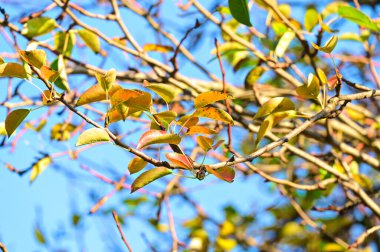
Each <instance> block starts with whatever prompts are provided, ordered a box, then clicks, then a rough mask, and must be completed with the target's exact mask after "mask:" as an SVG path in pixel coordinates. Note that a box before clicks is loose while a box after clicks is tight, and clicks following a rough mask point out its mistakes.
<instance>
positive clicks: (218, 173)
mask: <svg viewBox="0 0 380 252" xmlns="http://www.w3.org/2000/svg"><path fill="white" fill-rule="evenodd" d="M205 168H206V170H207V171H208V172H209V173H211V174H213V175H214V176H215V177H217V178H219V179H221V180H224V181H226V182H229V183H232V182H233V181H234V178H235V170H234V169H233V168H232V167H230V166H224V167H221V168H218V169H215V170H214V169H212V168H211V167H210V166H208V165H205Z"/></svg>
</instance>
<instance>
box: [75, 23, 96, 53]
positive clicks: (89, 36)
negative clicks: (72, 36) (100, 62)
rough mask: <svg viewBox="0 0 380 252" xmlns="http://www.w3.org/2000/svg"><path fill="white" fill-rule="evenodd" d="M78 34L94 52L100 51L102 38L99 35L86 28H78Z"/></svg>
mask: <svg viewBox="0 0 380 252" xmlns="http://www.w3.org/2000/svg"><path fill="white" fill-rule="evenodd" d="M78 34H79V36H80V37H81V39H82V40H83V42H84V43H85V44H86V46H88V47H89V48H90V49H91V50H92V51H93V52H94V53H99V52H100V40H99V37H98V35H96V34H95V33H93V32H92V31H89V30H86V29H82V30H78Z"/></svg>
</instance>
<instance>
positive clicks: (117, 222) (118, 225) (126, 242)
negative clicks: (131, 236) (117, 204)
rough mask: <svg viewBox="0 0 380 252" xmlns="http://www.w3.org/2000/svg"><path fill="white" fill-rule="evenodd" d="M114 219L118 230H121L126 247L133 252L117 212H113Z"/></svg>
mask: <svg viewBox="0 0 380 252" xmlns="http://www.w3.org/2000/svg"><path fill="white" fill-rule="evenodd" d="M112 215H113V219H114V220H115V222H116V226H117V229H118V230H119V233H120V235H121V239H122V240H123V242H124V244H125V246H127V248H128V251H129V252H133V250H132V248H131V246H130V245H129V243H128V241H127V239H126V238H125V235H124V232H123V230H122V229H121V226H120V222H119V216H117V214H116V211H115V210H112Z"/></svg>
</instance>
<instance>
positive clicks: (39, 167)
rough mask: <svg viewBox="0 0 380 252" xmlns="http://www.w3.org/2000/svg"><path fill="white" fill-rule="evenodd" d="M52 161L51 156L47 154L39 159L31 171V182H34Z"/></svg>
mask: <svg viewBox="0 0 380 252" xmlns="http://www.w3.org/2000/svg"><path fill="white" fill-rule="evenodd" d="M51 163H52V159H51V157H50V156H46V157H43V158H41V159H40V160H38V161H37V162H36V163H34V164H33V165H32V171H31V173H30V183H33V182H34V180H36V178H37V177H38V176H39V175H40V174H41V173H42V172H43V171H44V170H45V169H46V168H47V167H48V166H49V165H50V164H51Z"/></svg>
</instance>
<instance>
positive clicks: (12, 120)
mask: <svg viewBox="0 0 380 252" xmlns="http://www.w3.org/2000/svg"><path fill="white" fill-rule="evenodd" d="M29 113H30V110H29V109H16V110H13V111H12V112H11V113H9V115H8V116H7V118H6V119H5V130H6V131H7V135H8V137H10V136H11V135H12V133H13V132H14V131H15V130H16V128H17V127H18V126H19V125H20V124H21V123H22V121H24V119H25V118H26V117H27V116H28V115H29Z"/></svg>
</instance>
